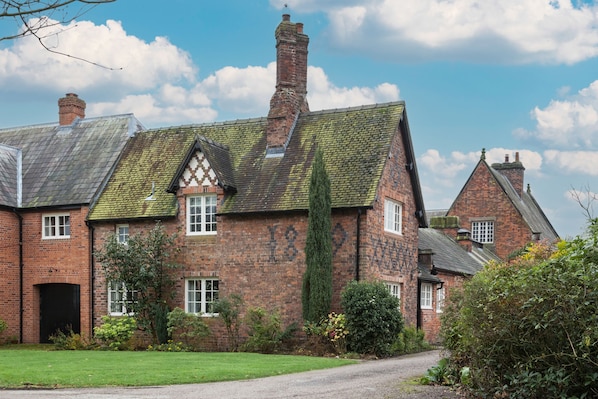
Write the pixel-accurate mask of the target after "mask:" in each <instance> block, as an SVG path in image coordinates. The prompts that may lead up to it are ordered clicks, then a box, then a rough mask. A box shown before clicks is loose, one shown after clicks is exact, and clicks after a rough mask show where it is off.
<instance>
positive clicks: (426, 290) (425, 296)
mask: <svg viewBox="0 0 598 399" xmlns="http://www.w3.org/2000/svg"><path fill="white" fill-rule="evenodd" d="M433 290H434V286H433V284H432V283H421V288H420V296H419V304H420V305H419V306H420V308H421V309H433V308H432V291H433Z"/></svg>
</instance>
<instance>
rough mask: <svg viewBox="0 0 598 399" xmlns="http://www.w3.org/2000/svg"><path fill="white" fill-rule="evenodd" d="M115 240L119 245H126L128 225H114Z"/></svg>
mask: <svg viewBox="0 0 598 399" xmlns="http://www.w3.org/2000/svg"><path fill="white" fill-rule="evenodd" d="M116 239H117V240H118V243H119V244H125V245H126V244H127V243H128V242H129V225H128V224H118V225H116Z"/></svg>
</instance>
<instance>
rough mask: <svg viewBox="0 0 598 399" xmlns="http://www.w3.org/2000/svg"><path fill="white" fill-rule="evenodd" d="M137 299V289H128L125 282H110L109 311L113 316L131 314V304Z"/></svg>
mask: <svg viewBox="0 0 598 399" xmlns="http://www.w3.org/2000/svg"><path fill="white" fill-rule="evenodd" d="M136 301H137V291H135V290H127V287H126V286H125V283H123V282H110V283H109V284H108V312H109V313H110V315H111V316H122V315H125V314H128V315H131V314H133V312H132V311H131V309H130V308H131V304H132V303H135V302H136Z"/></svg>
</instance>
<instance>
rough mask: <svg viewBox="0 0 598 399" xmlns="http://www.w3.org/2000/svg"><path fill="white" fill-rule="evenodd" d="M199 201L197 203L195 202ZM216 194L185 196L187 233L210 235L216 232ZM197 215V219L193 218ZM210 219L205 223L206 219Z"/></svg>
mask: <svg viewBox="0 0 598 399" xmlns="http://www.w3.org/2000/svg"><path fill="white" fill-rule="evenodd" d="M196 201H199V204H195V202H196ZM217 201H218V200H217V197H216V194H210V195H190V196H187V199H186V204H187V221H186V225H187V235H190V236H191V235H211V234H216V231H217V225H216V204H217ZM198 208H199V212H192V210H193V209H198ZM197 217H199V219H200V220H199V221H196V220H194V219H195V218H197ZM208 218H209V219H210V221H209V222H208V223H206V220H207V219H208Z"/></svg>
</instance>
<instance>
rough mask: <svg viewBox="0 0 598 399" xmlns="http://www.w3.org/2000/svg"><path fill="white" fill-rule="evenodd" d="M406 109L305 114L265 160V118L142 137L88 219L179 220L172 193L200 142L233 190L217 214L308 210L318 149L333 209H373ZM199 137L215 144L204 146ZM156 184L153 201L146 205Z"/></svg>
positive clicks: (389, 107) (377, 107)
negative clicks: (279, 150) (277, 153)
mask: <svg viewBox="0 0 598 399" xmlns="http://www.w3.org/2000/svg"><path fill="white" fill-rule="evenodd" d="M404 109H405V107H404V103H403V102H395V103H387V104H378V105H373V106H364V107H356V108H345V109H339V110H332V111H319V112H308V113H304V114H301V116H300V118H299V120H298V121H297V124H296V126H295V130H294V132H293V135H292V137H291V140H290V141H289V144H288V147H287V148H286V151H285V153H284V156H281V157H267V156H266V135H265V130H266V124H267V119H266V118H260V119H247V120H239V121H234V122H225V123H214V124H205V125H190V126H180V127H172V128H165V129H154V130H147V131H143V132H140V133H138V134H137V135H136V136H135V137H134V138H133V139H132V140H131V141H130V142H129V145H128V146H127V148H126V149H125V151H124V153H123V156H122V160H121V161H120V163H119V165H118V167H117V169H116V171H115V173H114V174H113V175H112V177H111V179H110V181H109V182H108V184H107V185H106V189H105V191H104V192H103V194H102V195H101V196H100V198H99V200H98V202H97V203H96V205H95V206H94V208H93V209H92V211H91V213H90V216H89V218H90V219H91V220H114V219H133V218H144V217H145V218H152V217H153V218H156V217H168V216H174V215H175V214H176V212H177V202H176V198H175V196H174V195H173V194H172V193H169V192H168V189H169V188H172V187H171V186H172V184H173V181H174V179H175V178H176V177H177V174H178V173H180V170H181V167H184V162H186V160H187V158H188V154H189V149H190V148H191V147H192V146H194V145H195V143H199V147H202V145H203V149H204V150H206V152H209V151H211V152H212V154H211V161H210V162H211V164H212V167H213V168H218V169H219V173H220V176H219V179H222V176H226V180H227V184H228V185H229V186H230V185H231V184H230V183H231V182H233V183H232V184H234V188H235V189H236V192H234V190H233V192H230V191H229V192H227V195H225V200H224V202H223V203H222V204H220V209H219V212H220V213H223V214H227V213H253V212H273V211H289V210H306V209H307V208H308V187H309V175H310V173H311V163H312V160H313V157H314V154H315V149H316V148H317V147H318V146H319V147H321V148H322V149H323V155H324V161H325V163H326V169H327V171H328V174H329V177H330V181H331V197H332V206H333V208H345V207H367V206H371V205H372V203H373V201H374V198H375V196H376V190H377V187H378V183H379V180H380V177H381V175H382V170H383V168H384V165H385V162H386V159H387V156H388V153H389V150H390V144H391V141H392V139H393V137H394V135H395V134H397V132H398V127H399V123H400V121H401V119H402V118H403V116H404ZM198 137H201V138H204V139H207V140H211V141H213V143H212V144H211V145H210V146H206V142H204V143H203V144H202V142H201V141H198ZM208 158H210V157H208ZM227 165H228V166H227ZM227 169H228V170H227ZM217 173H218V172H217ZM231 174H232V175H231ZM152 183H153V184H154V186H155V192H154V200H153V201H149V200H146V198H147V197H148V196H149V195H150V194H151V191H152ZM221 183H223V182H221Z"/></svg>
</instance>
